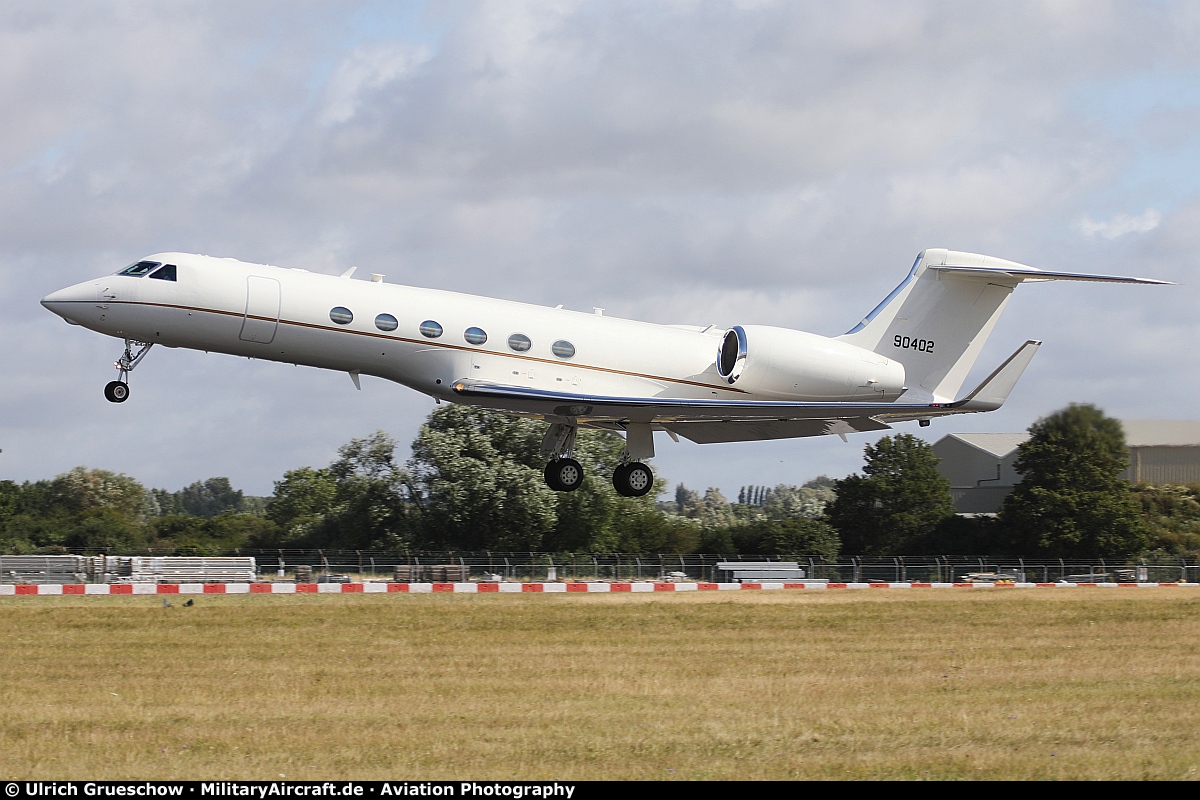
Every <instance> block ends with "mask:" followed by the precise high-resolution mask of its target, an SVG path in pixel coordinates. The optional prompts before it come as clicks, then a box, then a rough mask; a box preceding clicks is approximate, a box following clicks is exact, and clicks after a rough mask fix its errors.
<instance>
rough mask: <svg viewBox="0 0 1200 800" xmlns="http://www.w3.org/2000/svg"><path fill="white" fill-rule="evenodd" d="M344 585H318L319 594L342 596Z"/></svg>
mask: <svg viewBox="0 0 1200 800" xmlns="http://www.w3.org/2000/svg"><path fill="white" fill-rule="evenodd" d="M341 593H342V585H341V584H340V583H318V584H317V594H341Z"/></svg>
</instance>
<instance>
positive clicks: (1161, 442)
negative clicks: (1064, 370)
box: [938, 419, 1200, 458]
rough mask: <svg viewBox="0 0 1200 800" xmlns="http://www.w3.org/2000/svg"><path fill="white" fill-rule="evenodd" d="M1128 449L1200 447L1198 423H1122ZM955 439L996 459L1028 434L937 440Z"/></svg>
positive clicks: (950, 436)
mask: <svg viewBox="0 0 1200 800" xmlns="http://www.w3.org/2000/svg"><path fill="white" fill-rule="evenodd" d="M1121 426H1122V427H1124V428H1125V443H1126V444H1127V445H1128V446H1129V447H1200V422H1198V421H1195V420H1184V419H1123V420H1121ZM945 439H957V440H958V441H960V442H962V443H964V444H967V445H970V446H971V447H974V448H976V449H978V450H982V451H984V452H985V453H988V454H989V455H992V456H994V457H995V458H1004V457H1005V456H1007V455H1008V454H1009V453H1011V452H1012V451H1013V450H1016V449H1017V445H1019V444H1021V443H1022V442H1025V441H1027V440H1028V439H1029V434H1028V433H949V434H946V436H945V437H943V438H942V439H939V440H938V442H939V443H940V442H941V441H944V440H945Z"/></svg>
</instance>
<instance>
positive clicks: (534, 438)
mask: <svg viewBox="0 0 1200 800" xmlns="http://www.w3.org/2000/svg"><path fill="white" fill-rule="evenodd" d="M542 427H544V426H542V425H538V424H536V423H534V422H532V421H531V420H525V419H521V418H517V417H510V416H507V415H503V414H496V413H494V412H489V411H484V410H482V409H477V408H471V407H468V406H460V405H452V404H448V405H444V406H442V407H440V408H438V409H436V410H435V411H434V412H433V413H432V414H430V416H429V420H428V421H427V422H426V423H425V425H424V426H422V428H421V433H420V435H419V436H418V437H417V439H416V441H414V442H413V446H412V453H413V455H412V459H411V460H410V462H409V464H410V468H411V470H412V473H413V478H414V483H415V485H416V486H417V487H419V496H420V502H421V507H422V509H423V517H424V524H423V529H424V540H425V544H426V545H427V546H432V547H450V548H455V549H463V550H539V549H541V547H542V543H543V539H544V538H545V537H546V535H547V534H548V533H550V532H551V531H552V530H553V529H554V525H555V522H556V521H557V516H556V511H557V502H556V499H555V497H554V495H555V492H554V491H553V490H551V489H550V488H549V487H548V486H546V485H545V483H544V481H543V479H542V468H541V466H540V464H539V463H538V462H537V461H535V460H534V456H535V454H536V453H537V449H538V447H539V445H540V443H541V429H542Z"/></svg>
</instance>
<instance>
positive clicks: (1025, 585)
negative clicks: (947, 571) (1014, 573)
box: [934, 582, 1037, 589]
mask: <svg viewBox="0 0 1200 800" xmlns="http://www.w3.org/2000/svg"><path fill="white" fill-rule="evenodd" d="M940 585H941V584H937V583H935V584H934V586H940ZM1013 586H1016V587H1017V588H1018V589H1036V588H1037V584H1036V583H1029V582H1022V583H1014V584H1013Z"/></svg>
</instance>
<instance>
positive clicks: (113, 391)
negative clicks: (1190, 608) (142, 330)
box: [104, 339, 154, 403]
mask: <svg viewBox="0 0 1200 800" xmlns="http://www.w3.org/2000/svg"><path fill="white" fill-rule="evenodd" d="M153 346H154V343H153V342H139V341H137V340H135V339H126V340H125V352H124V353H123V354H122V355H121V357H120V358H118V359H117V360H116V362H114V364H113V366H115V367H116V368H117V372H118V373H120V374H119V375H118V377H117V379H116V380H115V381H109V382H108V385H106V386H105V387H104V398H105V399H106V400H108V402H110V403H124V402H125V401H126V400H128V399H129V373H131V372H133V368H134V367H136V366H137V365H138V364H140V363H141V362H142V359H143V358H145V357H146V353H149V352H150V348H151V347H153ZM135 347H136V348H138V351H137V353H136V354H135V353H134V352H133V348H135Z"/></svg>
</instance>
